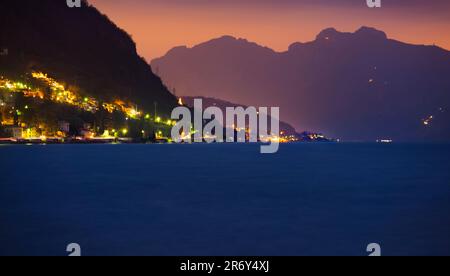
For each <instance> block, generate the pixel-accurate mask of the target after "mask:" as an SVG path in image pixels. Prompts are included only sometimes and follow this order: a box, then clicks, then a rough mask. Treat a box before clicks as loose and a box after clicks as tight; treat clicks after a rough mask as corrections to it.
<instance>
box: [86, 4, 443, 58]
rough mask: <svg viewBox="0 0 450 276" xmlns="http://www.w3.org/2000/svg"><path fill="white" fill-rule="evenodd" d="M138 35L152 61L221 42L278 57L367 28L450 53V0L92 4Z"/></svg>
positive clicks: (136, 37) (145, 54)
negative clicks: (246, 43) (254, 46)
mask: <svg viewBox="0 0 450 276" xmlns="http://www.w3.org/2000/svg"><path fill="white" fill-rule="evenodd" d="M89 2H90V3H91V4H93V5H94V6H96V7H97V8H98V9H99V10H100V11H101V12H103V13H105V14H106V15H108V17H109V18H110V19H112V20H113V21H114V22H115V23H116V24H117V25H118V26H119V27H121V28H122V29H125V30H126V31H127V32H128V33H130V34H131V35H132V36H133V39H134V40H135V41H136V43H137V46H138V51H139V53H140V54H141V55H142V56H144V57H145V58H146V59H147V60H148V61H150V60H151V59H153V58H156V57H159V56H162V55H164V54H165V53H166V52H167V51H168V50H170V49H171V48H173V47H175V46H180V45H186V46H193V45H196V44H199V43H201V42H205V41H208V40H210V39H212V38H216V37H220V36H222V35H232V36H235V37H241V38H246V39H248V40H250V41H253V42H256V43H258V44H261V45H264V46H268V47H270V48H272V49H274V50H277V51H285V50H287V48H288V46H289V45H290V44H292V43H293V42H296V41H300V42H306V41H311V40H313V39H314V38H315V37H316V35H317V34H318V33H319V32H320V31H321V30H323V29H325V28H328V27H334V28H336V29H338V30H339V31H347V32H353V31H355V30H357V29H358V28H359V27H361V26H363V25H364V26H370V27H375V28H378V29H380V30H383V31H385V32H386V33H387V34H388V36H389V37H390V38H393V39H397V40H401V41H404V42H408V43H414V44H436V45H438V46H441V47H443V48H446V49H450V0H382V4H383V7H382V8H380V9H370V8H368V7H367V5H366V0H90V1H89Z"/></svg>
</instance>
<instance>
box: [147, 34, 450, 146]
mask: <svg viewBox="0 0 450 276" xmlns="http://www.w3.org/2000/svg"><path fill="white" fill-rule="evenodd" d="M151 64H152V67H153V68H154V70H155V72H156V73H157V74H158V75H159V76H160V77H161V78H162V79H163V80H164V83H166V85H167V86H168V87H170V88H173V89H176V92H177V94H178V95H181V96H189V95H199V96H204V97H212V98H219V99H224V100H228V101H231V102H239V103H242V104H244V105H259V106H279V107H280V108H281V119H282V120H284V121H287V122H289V123H290V124H292V125H293V126H294V127H295V128H296V129H312V130H317V131H318V132H323V133H325V134H326V135H328V136H332V137H336V138H341V139H343V140H358V141H374V140H377V139H385V138H389V139H394V140H399V141H416V140H417V141H423V140H427V141H428V140H437V141H449V140H450V114H449V112H448V111H450V78H448V76H450V53H449V52H448V51H446V50H444V49H441V48H439V47H436V46H423V45H410V44H406V43H402V42H399V41H395V40H392V39H389V38H388V36H387V35H386V34H385V33H384V32H382V31H379V30H376V29H374V28H369V27H362V28H360V29H359V30H357V31H356V32H354V33H344V32H339V31H337V30H336V29H334V28H329V29H325V30H323V31H322V32H320V34H318V36H317V38H316V39H315V40H314V41H311V42H307V43H299V42H297V43H293V44H292V45H291V46H290V47H289V50H288V51H286V52H281V53H279V52H275V51H273V50H271V49H269V48H266V47H262V46H259V45H257V44H255V43H251V42H248V41H247V40H244V39H236V38H233V37H230V36H224V37H222V38H218V39H213V40H211V41H208V42H205V43H202V44H200V45H198V46H195V47H192V48H187V47H176V48H174V49H172V50H171V51H169V52H168V53H167V54H166V55H165V56H164V57H161V58H158V59H155V60H153V61H152V63H151ZM430 117H432V118H433V119H432V121H430V122H427V123H425V120H426V118H430Z"/></svg>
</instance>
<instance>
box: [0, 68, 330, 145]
mask: <svg viewBox="0 0 450 276" xmlns="http://www.w3.org/2000/svg"><path fill="white" fill-rule="evenodd" d="M178 104H179V105H180V106H183V105H184V104H183V101H182V99H181V98H180V99H179V100H178ZM61 108H63V111H64V112H61ZM61 113H66V114H68V115H66V116H62V117H61ZM73 114H77V115H78V116H79V117H76V116H75V118H74V116H73ZM0 116H1V117H0V119H1V125H0V143H3V144H4V143H118V142H122V143H124V142H129V143H142V142H159V143H160V142H163V143H166V142H171V138H170V136H171V129H172V127H173V126H174V125H175V124H176V121H174V120H171V119H167V118H163V117H162V115H161V116H160V115H158V114H157V111H156V108H155V110H154V113H152V114H151V113H150V112H144V111H143V110H139V109H138V108H137V105H136V104H134V103H127V102H125V101H123V100H120V99H116V100H114V101H111V102H108V101H103V102H102V101H100V100H99V99H96V98H93V97H90V96H87V95H84V96H82V95H80V94H78V93H76V92H74V91H71V90H70V89H67V88H66V86H65V85H64V84H62V83H61V82H58V81H57V80H55V79H54V78H52V77H49V76H48V75H47V74H45V73H43V72H32V73H31V74H30V77H29V81H13V80H10V79H7V78H4V77H2V76H1V77H0ZM71 121H72V122H71ZM74 122H75V123H74ZM242 131H245V132H246V140H247V141H248V139H249V134H250V132H251V130H250V129H248V128H246V129H245V130H242V129H235V133H236V135H237V133H238V132H242ZM194 133H195V131H193V130H191V133H188V134H183V136H184V138H186V137H192V135H193V134H194ZM211 137H214V136H213V135H211V134H209V133H205V135H204V138H205V139H206V138H211ZM260 139H261V141H262V142H264V137H260ZM277 141H278V142H280V143H290V142H298V141H329V140H327V139H326V138H325V137H324V136H323V135H321V134H315V133H307V132H304V133H302V134H301V135H293V134H292V133H289V134H285V133H284V131H281V132H280V135H279V137H277Z"/></svg>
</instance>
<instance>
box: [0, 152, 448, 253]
mask: <svg viewBox="0 0 450 276" xmlns="http://www.w3.org/2000/svg"><path fill="white" fill-rule="evenodd" d="M0 173H1V181H0V255H11V254H12V255H67V254H68V253H66V252H65V249H66V246H67V245H68V244H69V243H79V244H80V245H81V247H82V254H83V255H255V256H260V255H294V256H297V255H368V253H366V247H367V245H368V244H369V243H374V242H375V243H379V244H380V245H381V247H382V253H383V254H384V255H450V234H449V233H450V145H448V144H289V145H282V146H281V148H280V151H279V153H278V154H274V155H261V154H259V145H237V144H228V145H225V144H222V145H48V146H0Z"/></svg>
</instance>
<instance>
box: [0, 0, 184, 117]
mask: <svg viewBox="0 0 450 276" xmlns="http://www.w3.org/2000/svg"><path fill="white" fill-rule="evenodd" d="M0 26H1V27H0V51H1V49H7V55H6V54H5V55H2V56H0V75H3V76H6V77H8V78H10V79H24V78H27V77H28V76H29V74H30V72H32V71H42V72H45V73H47V74H49V75H50V76H51V77H53V78H55V79H57V80H59V81H61V82H64V83H65V84H66V85H67V86H71V87H73V90H75V91H80V92H81V94H85V95H91V96H94V97H96V98H99V99H101V100H108V101H111V100H116V99H120V100H123V101H130V102H133V103H137V104H139V108H141V109H144V110H145V109H147V110H149V111H153V110H154V105H155V103H157V108H158V112H159V113H162V114H166V115H169V114H170V112H171V110H172V109H173V107H175V106H176V98H175V97H174V96H173V95H172V94H171V93H170V92H169V91H168V90H167V88H166V87H165V86H164V85H163V84H162V82H161V80H160V78H159V77H158V76H156V75H155V74H153V72H152V70H151V67H150V66H149V64H148V63H147V62H146V61H145V60H144V59H143V58H141V57H140V56H139V55H138V54H137V52H136V45H135V43H134V41H133V40H132V39H131V37H130V36H129V35H128V34H127V33H126V32H125V31H123V30H121V29H120V28H118V27H117V26H116V25H115V24H114V23H113V22H111V21H110V20H109V19H108V18H107V17H106V16H105V15H103V14H101V13H100V12H99V11H98V10H97V9H95V8H94V7H93V6H91V5H89V3H88V2H87V1H82V7H81V8H68V6H67V4H66V1H55V0H39V1H36V0H14V1H13V0H4V1H2V4H1V16H0Z"/></svg>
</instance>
